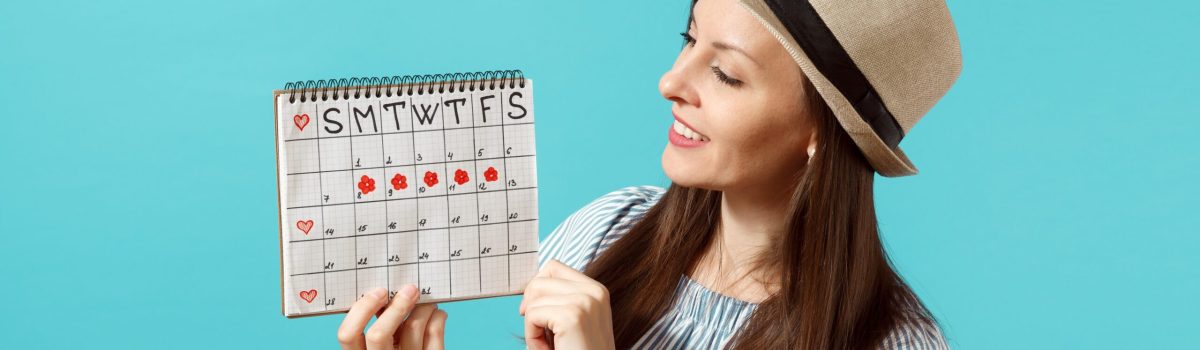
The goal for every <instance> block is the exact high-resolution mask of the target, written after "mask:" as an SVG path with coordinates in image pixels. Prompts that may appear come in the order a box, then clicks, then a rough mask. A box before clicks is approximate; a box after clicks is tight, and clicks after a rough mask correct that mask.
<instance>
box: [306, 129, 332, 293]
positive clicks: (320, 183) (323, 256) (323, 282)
mask: <svg viewBox="0 0 1200 350" xmlns="http://www.w3.org/2000/svg"><path fill="white" fill-rule="evenodd" d="M314 124H315V125H313V127H314V128H317V130H320V128H321V120H320V119H317V121H316V122H314ZM313 143H316V144H317V155H318V157H319V156H320V154H321V140H316V141H313ZM320 172H321V162H320V161H317V176H318V177H320V176H321V173H320ZM317 190H318V191H321V192H320V193H325V183H324V181H317ZM318 200H320V199H319V198H318ZM320 212H321V224H322V225H321V228H322V230H320V231H318V232H317V234H318V235H323V234H324V223H325V210H324V208H322V210H320ZM310 230H311V229H310ZM321 261H322V262H325V261H329V257H328V256H327V255H326V253H325V238H324V236H322V237H321ZM321 268H322V269H323V268H324V266H322V267H321ZM321 288H323V289H322V290H329V281H328V280H327V279H325V273H324V272H322V273H321ZM322 304H323V305H324V306H323V308H324V310H326V311H328V310H329V303H326V302H324V301H323V300H322Z"/></svg>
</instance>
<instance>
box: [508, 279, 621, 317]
mask: <svg viewBox="0 0 1200 350" xmlns="http://www.w3.org/2000/svg"><path fill="white" fill-rule="evenodd" d="M581 293H582V294H585V295H588V296H591V297H592V298H595V299H596V300H598V301H607V293H608V292H607V290H605V289H604V287H603V286H600V285H599V284H598V283H585V282H579V281H573V280H566V279H561V278H554V277H534V278H532V279H530V281H529V284H528V285H526V286H525V291H524V293H523V294H522V297H521V305H520V306H519V307H518V311H519V312H520V313H521V314H522V315H524V314H525V310H526V309H527V308H528V307H529V304H530V303H532V302H535V301H537V299H538V298H541V297H544V296H547V295H560V294H581Z"/></svg>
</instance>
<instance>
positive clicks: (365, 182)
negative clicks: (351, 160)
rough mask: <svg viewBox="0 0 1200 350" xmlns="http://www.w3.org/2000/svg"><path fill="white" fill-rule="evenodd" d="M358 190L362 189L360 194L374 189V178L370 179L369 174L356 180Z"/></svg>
mask: <svg viewBox="0 0 1200 350" xmlns="http://www.w3.org/2000/svg"><path fill="white" fill-rule="evenodd" d="M358 190H359V191H362V194H368V193H371V191H374V190H375V179H372V178H371V177H370V176H366V175H363V176H362V178H360V179H359V180H358Z"/></svg>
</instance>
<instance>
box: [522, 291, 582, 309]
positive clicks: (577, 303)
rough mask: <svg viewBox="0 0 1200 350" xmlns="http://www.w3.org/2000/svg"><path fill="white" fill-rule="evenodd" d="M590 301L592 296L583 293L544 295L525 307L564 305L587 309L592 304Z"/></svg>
mask: <svg viewBox="0 0 1200 350" xmlns="http://www.w3.org/2000/svg"><path fill="white" fill-rule="evenodd" d="M591 302H592V298H591V297H589V296H587V295H584V294H561V295H547V296H545V297H541V298H538V300H537V301H534V302H532V303H531V304H529V306H526V308H529V309H533V308H539V307H546V306H564V307H571V308H575V309H578V310H588V309H589V308H592V306H593V305H592V304H591Z"/></svg>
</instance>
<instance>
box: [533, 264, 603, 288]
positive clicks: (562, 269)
mask: <svg viewBox="0 0 1200 350" xmlns="http://www.w3.org/2000/svg"><path fill="white" fill-rule="evenodd" d="M537 276H542V277H556V278H563V279H568V280H572V281H577V282H590V283H596V280H593V279H592V278H591V277H588V275H585V274H583V273H582V272H579V271H576V270H575V269H573V268H571V267H570V266H567V265H566V264H563V263H562V262H559V261H558V260H554V259H550V261H547V262H546V265H545V266H543V267H542V269H541V270H540V271H538V273H537Z"/></svg>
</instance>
